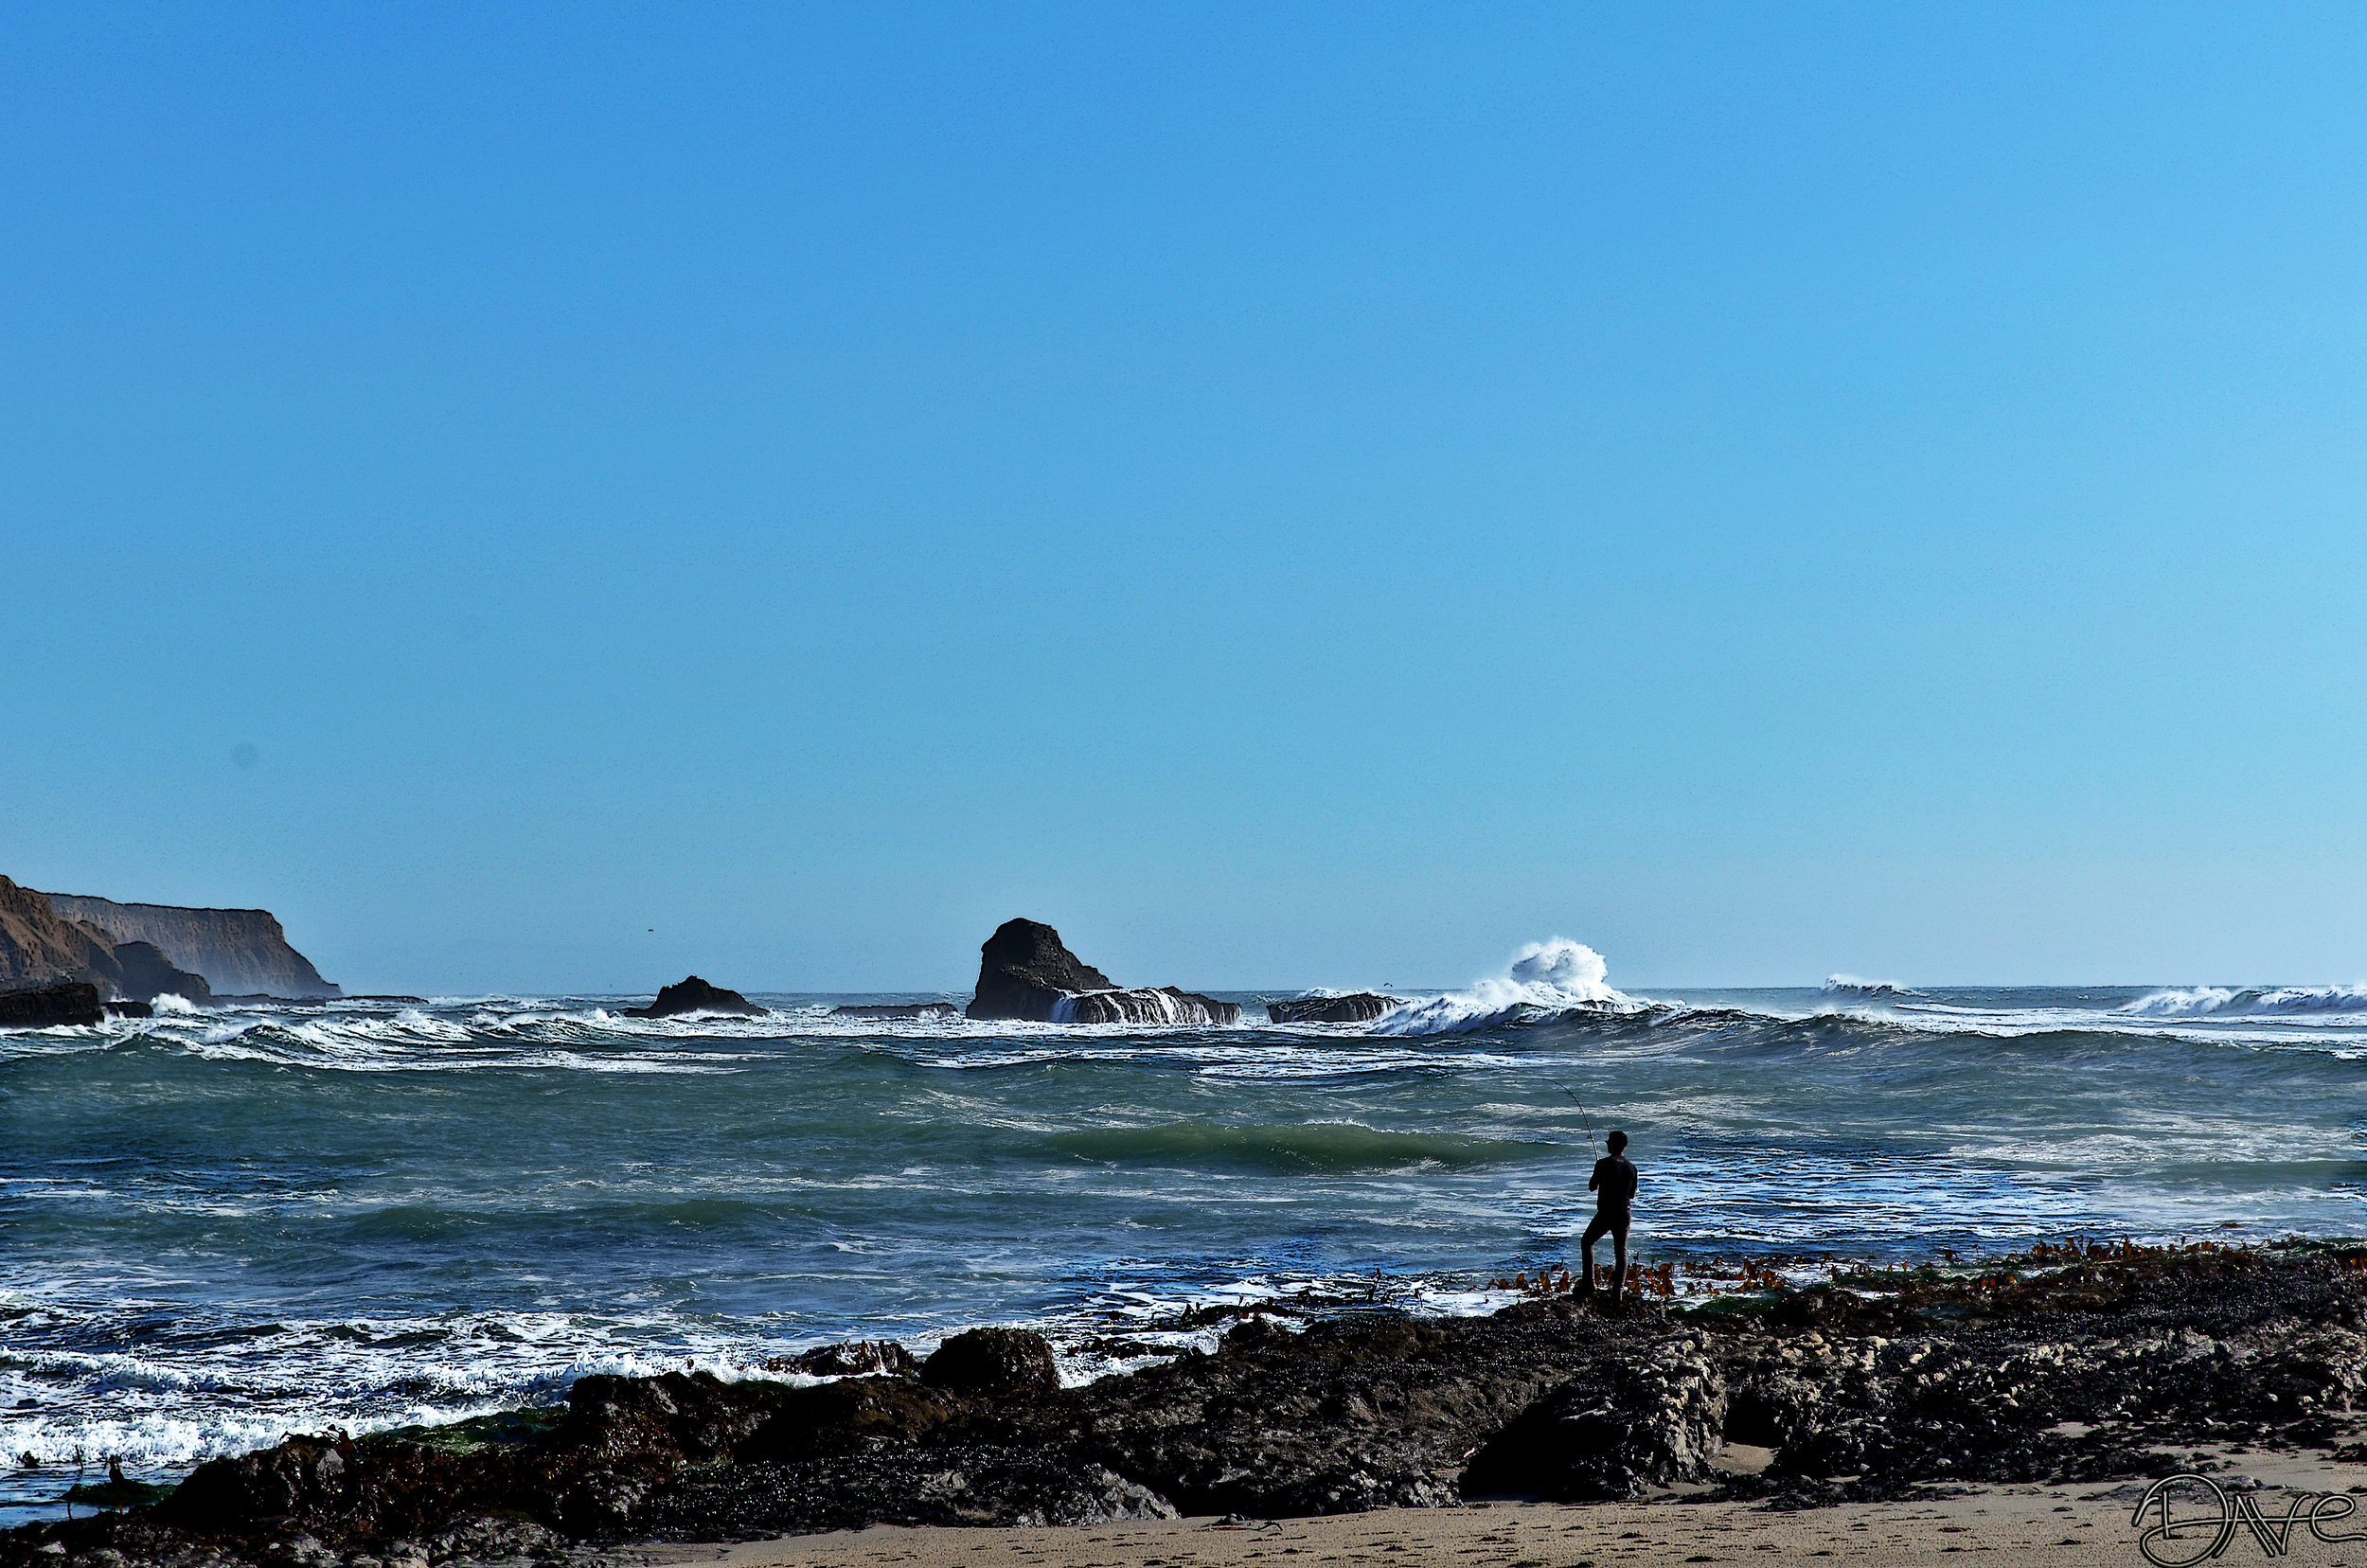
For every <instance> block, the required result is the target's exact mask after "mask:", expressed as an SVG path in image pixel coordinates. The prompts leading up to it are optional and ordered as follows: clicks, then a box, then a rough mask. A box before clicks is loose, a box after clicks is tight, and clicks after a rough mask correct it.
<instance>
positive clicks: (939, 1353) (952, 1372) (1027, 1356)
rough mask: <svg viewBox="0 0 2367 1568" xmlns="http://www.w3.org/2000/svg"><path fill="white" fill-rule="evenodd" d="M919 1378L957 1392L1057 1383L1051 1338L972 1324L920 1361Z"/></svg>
mask: <svg viewBox="0 0 2367 1568" xmlns="http://www.w3.org/2000/svg"><path fill="white" fill-rule="evenodd" d="M920 1381H922V1382H925V1383H927V1384H928V1385H929V1386H930V1387H932V1388H943V1389H948V1390H950V1391H952V1392H953V1393H957V1394H985V1395H989V1396H997V1397H1000V1396H1005V1395H1010V1394H1024V1393H1028V1392H1031V1391H1037V1390H1050V1389H1055V1388H1058V1387H1059V1386H1060V1369H1059V1365H1058V1364H1057V1363H1055V1362H1054V1361H1053V1359H1052V1342H1051V1341H1049V1340H1047V1339H1045V1338H1044V1337H1043V1336H1042V1335H1041V1334H1035V1333H1030V1332H1028V1331H1027V1330H1026V1329H1024V1328H972V1329H971V1330H970V1332H968V1333H966V1334H955V1335H954V1336H953V1337H952V1339H950V1340H947V1341H946V1342H945V1343H944V1344H943V1345H938V1346H937V1350H936V1354H934V1355H933V1356H931V1357H930V1358H929V1359H928V1360H927V1361H925V1362H922V1363H920Z"/></svg>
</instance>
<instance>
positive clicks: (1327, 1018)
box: [1266, 991, 1405, 1024]
mask: <svg viewBox="0 0 2367 1568" xmlns="http://www.w3.org/2000/svg"><path fill="white" fill-rule="evenodd" d="M1404 1006H1405V999H1404V998H1402V997H1397V996H1376V995H1374V994H1373V993H1372V992H1371V991H1358V992H1356V993H1355V994H1354V995H1352V996H1294V997H1290V998H1286V999H1285V1000H1283V1001H1279V1002H1269V1003H1267V1004H1266V1017H1267V1019H1268V1020H1269V1021H1270V1022H1272V1023H1275V1024H1362V1023H1365V1022H1367V1021H1368V1020H1371V1019H1375V1018H1379V1016H1380V1015H1381V1014H1382V1013H1385V1012H1387V1011H1388V1010H1389V1009H1390V1008H1392V1007H1404Z"/></svg>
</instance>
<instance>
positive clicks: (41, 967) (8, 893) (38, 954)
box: [0, 877, 123, 990]
mask: <svg viewBox="0 0 2367 1568" xmlns="http://www.w3.org/2000/svg"><path fill="white" fill-rule="evenodd" d="M122 977H123V976H122V971H121V969H120V968H119V967H118V966H117V965H116V958H115V944H114V943H113V942H109V941H106V940H104V939H103V938H101V937H98V936H95V935H92V934H91V933H89V932H87V931H84V930H83V929H82V928H81V927H80V926H78V925H76V924H75V923H74V922H73V921H72V920H71V919H69V918H66V917H65V916H63V915H61V914H60V913H59V912H58V911H57V910H56V909H55V908H54V907H52V906H51V904H50V902H49V899H48V896H47V895H46V894H42V893H36V892H34V891H33V890H32V889H31V888H29V887H19V886H17V885H16V883H14V882H10V881H9V879H8V878H6V877H0V990H8V989H17V988H20V987H26V986H48V985H54V984H57V983H58V982H61V981H68V980H89V981H94V982H97V983H98V984H101V985H104V986H110V987H112V986H114V985H116V984H117V983H118V982H119V981H120V980H121V979H122Z"/></svg>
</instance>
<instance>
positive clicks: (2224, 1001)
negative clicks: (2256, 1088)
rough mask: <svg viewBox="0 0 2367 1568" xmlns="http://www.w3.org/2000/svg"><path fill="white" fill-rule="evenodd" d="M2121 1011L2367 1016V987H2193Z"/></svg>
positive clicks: (2141, 1013)
mask: <svg viewBox="0 0 2367 1568" xmlns="http://www.w3.org/2000/svg"><path fill="white" fill-rule="evenodd" d="M2120 1010H2121V1011H2123V1012H2125V1013H2133V1014H2136V1015H2138V1016H2140V1017H2145V1018H2208V1017H2214V1016H2218V1017H2225V1016H2229V1015H2250V1016H2253V1017H2261V1016H2271V1017H2273V1016H2278V1015H2285V1016H2290V1015H2293V1014H2297V1013H2302V1014H2305V1013H2351V1012H2367V985H2359V986H2274V987H2259V986H2189V987H2187V988H2185V989H2175V990H2159V991H2155V992H2154V993H2153V994H2152V995H2150V996H2141V997H2139V998H2138V999H2137V1000H2136V1001H2134V1002H2131V1003H2129V1004H2127V1006H2126V1007H2122V1008H2121V1009H2120Z"/></svg>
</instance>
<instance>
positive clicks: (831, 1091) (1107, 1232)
mask: <svg viewBox="0 0 2367 1568" xmlns="http://www.w3.org/2000/svg"><path fill="white" fill-rule="evenodd" d="M1573 950H1574V951H1575V953H1580V954H1584V959H1576V958H1574V957H1573V956H1572V952H1573ZM1538 953H1542V954H1543V956H1542V957H1541V958H1539V957H1538V956H1536V955H1535V954H1531V955H1528V956H1526V957H1524V960H1523V966H1525V967H1523V966H1516V968H1515V970H1514V971H1513V972H1512V974H1511V975H1510V976H1509V977H1508V978H1507V979H1505V980H1504V981H1499V982H1493V983H1490V984H1488V985H1484V986H1481V987H1478V988H1474V989H1471V990H1468V991H1462V992H1452V993H1428V994H1427V995H1426V996H1425V997H1424V998H1423V999H1421V1000H1418V1001H1417V1002H1416V1004H1415V1006H1413V1007H1408V1008H1405V1009H1401V1010H1399V1011H1397V1012H1395V1013H1392V1014H1389V1015H1387V1016H1385V1017H1384V1018H1383V1019H1382V1020H1381V1021H1380V1022H1379V1024H1377V1025H1295V1026H1277V1025H1272V1024H1269V1023H1267V1022H1265V1021H1264V1015H1263V1008H1262V1007H1261V1006H1260V1005H1259V1004H1260V1002H1261V1000H1262V999H1263V998H1262V996H1260V995H1255V994H1243V993H1220V994H1222V995H1223V996H1224V997H1225V999H1227V1000H1235V1001H1239V1002H1242V1003H1243V1004H1244V1005H1245V1007H1244V1020H1245V1021H1244V1022H1243V1023H1242V1024H1240V1025H1237V1026H1233V1027H1222V1028H1215V1027H1179V1028H1164V1029H1145V1028H1140V1027H1128V1026H1122V1025H1110V1026H1085V1027H1078V1026H1063V1025H1031V1024H970V1023H967V1022H963V1021H960V1020H952V1021H942V1022H920V1023H887V1024H881V1023H877V1022H868V1021H858V1020H849V1019H845V1018H834V1017H831V1016H830V1008H831V1007H835V1006H838V1005H841V1004H848V1003H874V1002H893V1001H925V1000H940V999H950V1000H954V1001H956V1002H959V1001H962V1000H966V998H958V997H957V998H939V997H935V996H926V997H922V996H900V995H899V996H881V995H876V994H863V995H844V996H839V995H831V996H818V995H765V994H760V995H757V996H756V998H755V999H756V1000H757V1001H759V1002H761V1003H763V1004H764V1005H765V1006H766V1007H768V1008H769V1009H770V1010H769V1012H768V1014H767V1015H766V1016H765V1017H762V1018H746V1019H742V1018H721V1017H702V1018H694V1019H676V1020H635V1019H629V1018H626V1017H623V1016H622V1015H621V1008H622V1007H623V1006H624V1004H623V1003H622V1002H621V1001H620V1000H619V999H617V998H614V997H591V996H582V997H571V996H543V997H534V996H475V997H439V998H435V999H432V1000H429V1001H425V1002H419V1003H408V1002H395V1003H372V1002H367V1001H354V1002H337V1003H329V1004H326V1005H322V1006H316V1007H296V1006H291V1007H278V1008H232V1009H229V1010H220V1011H216V1010H198V1009H192V1008H185V1007H175V1006H173V1005H172V1004H170V1003H169V1002H168V1003H167V1004H166V1005H165V1007H164V1008H163V1009H161V1010H160V1011H159V1013H158V1015H157V1016H156V1017H154V1018H153V1019H150V1020H143V1021H137V1022H132V1021H121V1022H116V1023H111V1024H109V1025H103V1026H99V1027H93V1028H70V1029H52V1030H43V1031H32V1032H22V1033H14V1034H5V1035H0V1454H5V1456H6V1465H5V1466H0V1524H9V1523H22V1522H24V1521H26V1520H27V1519H31V1518H36V1517H48V1516H51V1515H54V1514H55V1513H56V1512H57V1511H58V1506H57V1501H56V1500H57V1498H58V1496H59V1494H60V1493H62V1490H63V1489H64V1487H65V1486H66V1485H67V1484H69V1483H70V1482H71V1481H72V1479H73V1477H74V1473H75V1464H76V1455H77V1453H78V1452H79V1453H80V1456H81V1461H82V1463H83V1464H84V1465H85V1466H86V1467H88V1470H89V1471H90V1478H92V1479H98V1478H99V1477H100V1475H101V1474H103V1470H104V1458H105V1456H107V1455H119V1456H121V1458H122V1459H123V1461H124V1467H125V1470H126V1472H127V1473H129V1474H131V1475H133V1476H139V1477H146V1478H150V1479H169V1478H171V1477H175V1476H178V1475H179V1474H182V1473H185V1472H186V1471H187V1469H188V1468H189V1467H190V1466H191V1465H192V1464H194V1463H195V1462H197V1461H198V1460H199V1459H201V1458H203V1457H205V1456H207V1455H210V1454H214V1453H219V1452H237V1451H240V1450H243V1449H247V1448H251V1447H256V1446H259V1445H263V1444H269V1443H273V1442H276V1441H277V1440H278V1439H279V1437H280V1436H281V1435H282V1434H285V1433H288V1432H292V1431H319V1430H323V1429H325V1428H326V1427H329V1426H330V1425H337V1426H343V1427H346V1428H347V1429H349V1430H352V1431H355V1432H360V1431H363V1430H374V1429H379V1428H383V1427H389V1426H397V1425H402V1424H407V1423H413V1422H436V1421H444V1420H451V1419H456V1418H459V1417H466V1416H470V1415H474V1414H479V1413H482V1412H485V1411H488V1410H491V1409H496V1408H501V1407H505V1406H513V1405H519V1404H525V1403H534V1402H549V1401H551V1400H553V1399H558V1398H559V1397H561V1395H562V1394H563V1393H564V1391H565V1389H566V1388H567V1386H568V1384H569V1383H570V1382H571V1381H572V1380H573V1379H575V1378H576V1377H577V1376H578V1375H581V1374H584V1373H589V1372H596V1371H600V1372H629V1373H650V1372H656V1371H660V1370H665V1369H668V1368H675V1369H679V1368H682V1367H685V1366H696V1367H703V1368H707V1369H711V1370H713V1371H715V1372H717V1373H719V1374H721V1375H723V1376H726V1377H736V1376H745V1375H749V1374H752V1373H761V1372H762V1371H763V1369H764V1366H765V1363H767V1362H768V1361H772V1360H775V1359H777V1358H779V1357H782V1356H784V1355H786V1354H789V1353H791V1352H793V1351H795V1350H798V1349H801V1348H804V1347H809V1346H811V1345H820V1344H825V1343H828V1342H830V1341H834V1340H840V1339H846V1338H855V1337H863V1338H899V1339H902V1340H904V1341H905V1342H906V1343H907V1344H908V1345H913V1346H914V1347H916V1348H917V1349H924V1350H925V1348H926V1347H927V1346H929V1345H932V1344H934V1342H935V1340H936V1339H937V1338H939V1337H940V1336H942V1335H943V1334H945V1333H947V1332H949V1331H952V1330H956V1329H959V1328H961V1327H969V1326H973V1325H977V1324H985V1323H1010V1324H1025V1325H1031V1326H1035V1327H1041V1328H1043V1329H1044V1330H1045V1331H1047V1332H1048V1333H1050V1334H1051V1335H1052V1336H1053V1338H1054V1340H1055V1342H1056V1344H1058V1345H1059V1346H1060V1348H1061V1353H1062V1358H1063V1371H1064V1375H1066V1376H1067V1377H1069V1378H1071V1379H1084V1378H1089V1377H1092V1376H1095V1375H1098V1374H1100V1373H1103V1372H1106V1371H1109V1370H1112V1369H1113V1368H1117V1367H1123V1366H1126V1365H1130V1364H1142V1363H1140V1362H1139V1361H1134V1362H1130V1361H1127V1360H1124V1359H1119V1352H1118V1351H1117V1350H1113V1349H1112V1346H1111V1345H1110V1343H1109V1336H1111V1335H1112V1332H1113V1331H1118V1330H1123V1331H1125V1332H1126V1333H1127V1334H1128V1335H1129V1337H1130V1338H1133V1339H1138V1340H1143V1341H1147V1342H1150V1343H1170V1344H1186V1343H1206V1342H1207V1337H1208V1336H1209V1335H1211V1334H1213V1333H1214V1332H1216V1331H1217V1330H1216V1329H1214V1328H1211V1327H1205V1326H1202V1325H1198V1324H1194V1323H1192V1322H1188V1321H1184V1319H1183V1318H1182V1317H1181V1316H1180V1314H1181V1313H1182V1312H1183V1311H1184V1310H1185V1309H1188V1308H1191V1307H1194V1306H1201V1305H1208V1304H1212V1303H1225V1302H1233V1303H1238V1302H1248V1301H1255V1300H1258V1299H1263V1298H1268V1297H1273V1296H1284V1295H1291V1294H1295V1293H1298V1292H1304V1291H1308V1290H1309V1289H1312V1290H1313V1291H1315V1292H1317V1294H1318V1295H1319V1296H1321V1297H1323V1298H1324V1299H1328V1300H1353V1301H1358V1302H1370V1303H1373V1304H1376V1305H1379V1306H1383V1307H1389V1306H1398V1307H1404V1308H1408V1309H1412V1310H1433V1311H1480V1310H1490V1309H1492V1308H1493V1307H1494V1306H1496V1305H1498V1304H1501V1302H1502V1301H1503V1300H1504V1299H1505V1298H1504V1296H1503V1295H1502V1294H1501V1293H1499V1292H1492V1291H1490V1290H1489V1289H1487V1286H1488V1283H1489V1281H1491V1280H1493V1279H1495V1278H1497V1277H1500V1276H1502V1275H1504V1274H1512V1273H1515V1272H1518V1271H1529V1272H1534V1271H1535V1270H1537V1269H1538V1268H1539V1267H1540V1266H1543V1265H1546V1264H1561V1263H1564V1262H1566V1261H1569V1260H1570V1259H1571V1258H1572V1257H1573V1256H1574V1247H1575V1240H1576V1237H1577V1234H1578V1232H1579V1231H1580V1230H1581V1229H1582V1228H1583V1227H1584V1225H1585V1222H1586V1221H1587V1219H1588V1218H1589V1217H1590V1216H1591V1214H1592V1203H1591V1200H1590V1199H1589V1197H1588V1195H1587V1193H1586V1191H1585V1185H1586V1178H1587V1175H1588V1173H1589V1170H1590V1168H1591V1165H1592V1162H1593V1157H1594V1152H1595V1149H1594V1143H1595V1140H1596V1139H1598V1138H1599V1136H1600V1135H1601V1134H1602V1133H1604V1132H1606V1131H1609V1130H1610V1129H1611V1128H1612V1127H1618V1128H1622V1129H1624V1130H1625V1131H1627V1132H1628V1134H1629V1135H1630V1137H1631V1138H1632V1139H1633V1140H1634V1141H1633V1146H1632V1148H1631V1149H1630V1150H1629V1152H1630V1153H1631V1154H1632V1155H1633V1156H1634V1158H1635V1159H1636V1162H1637V1164H1638V1165H1639V1167H1641V1168H1642V1172H1643V1187H1642V1192H1641V1195H1640V1198H1639V1203H1638V1220H1637V1227H1636V1236H1635V1244H1636V1249H1637V1251H1638V1253H1639V1254H1640V1255H1641V1256H1643V1257H1644V1258H1645V1259H1646V1261H1647V1262H1651V1261H1664V1260H1671V1261H1682V1260H1686V1259H1702V1258H1708V1257H1712V1256H1724V1257H1735V1256H1742V1255H1753V1256H1769V1255H1784V1256H1790V1257H1793V1258H1806V1257H1810V1256H1818V1255H1831V1256H1837V1257H1850V1258H1874V1259H1883V1260H1887V1259H1894V1258H1925V1257H1929V1256H1933V1255H1934V1254H1936V1253H1938V1252H1940V1251H1941V1250H1943V1249H1950V1250H1957V1251H1963V1252H1968V1253H1978V1252H1981V1251H1984V1250H2002V1249H2005V1248H2008V1247H2013V1246H2018V1245H2022V1244H2026V1243H2027V1242H2029V1241H2031V1240H2033V1239H2037V1238H2060V1237H2062V1236H2064V1235H2066V1234H2070V1233H2074V1232H2076V1233H2080V1234H2084V1235H2106V1236H2113V1237H2119V1236H2133V1237H2138V1238H2148V1239H2158V1238H2177V1237H2188V1238H2196V1237H2204V1236H2208V1237H2212V1238H2219V1239H2259V1238H2269V1237H2274V1236H2280V1235H2284V1234H2287V1233H2291V1232H2303V1233H2307V1234H2311V1235H2317V1236H2336V1235H2357V1234H2358V1233H2360V1232H2362V1231H2367V1224H2362V1222H2361V1221H2362V1216H2361V1206H2360V1205H2361V1192H2362V1187H2361V1179H2362V1176H2363V1175H2367V1163H2362V1158H2361V1154H2362V1148H2361V1134H2362V1125H2363V1124H2362V1120H2361V1109H2362V1103H2363V1102H2362V1098H2361V1096H2360V1093H2359V1091H2360V1089H2361V1088H2362V1085H2363V1083H2367V1060H2362V1058H2363V1057H2367V988H2345V987H2331V986H2329V987H2291V988H2282V989H2273V988H2253V989H2242V988H2232V987H2231V988H2211V987H2194V988H2184V989H2179V988H2158V987H2091V988H2081V989H2034V988H2006V989H1901V988H1895V987H1886V986H1879V985H1875V984H1871V983H1867V982H1853V981H1846V980H1841V979H1836V980H1834V981H1832V982H1829V983H1828V984H1827V985H1825V986H1824V987H1822V988H1800V989H1764V990H1683V991H1666V992H1659V993H1655V994H1652V995H1649V996H1646V995H1642V994H1635V995H1624V996H1623V995H1621V994H1620V993H1618V992H1616V991H1612V990H1611V989H1609V988H1608V987H1606V986H1603V985H1602V984H1601V971H1600V965H1599V961H1593V964H1592V967H1591V968H1590V967H1589V964H1588V962H1587V960H1592V959H1593V955H1592V954H1591V953H1585V950H1583V949H1575V946H1574V945H1573V944H1561V946H1560V947H1559V948H1553V947H1550V946H1549V947H1547V948H1543V949H1539V950H1538ZM1268 994H1277V995H1278V994H1296V993H1294V992H1293V993H1268ZM1604 1256H1605V1260H1606V1261H1608V1244H1606V1246H1605V1248H1604ZM27 1455H29V1456H30V1457H31V1459H32V1460H33V1461H34V1463H33V1464H32V1465H31V1466H30V1467H26V1466H24V1464H23V1459H24V1457H25V1456H27ZM8 1466H13V1467H15V1468H7V1467H8Z"/></svg>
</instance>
